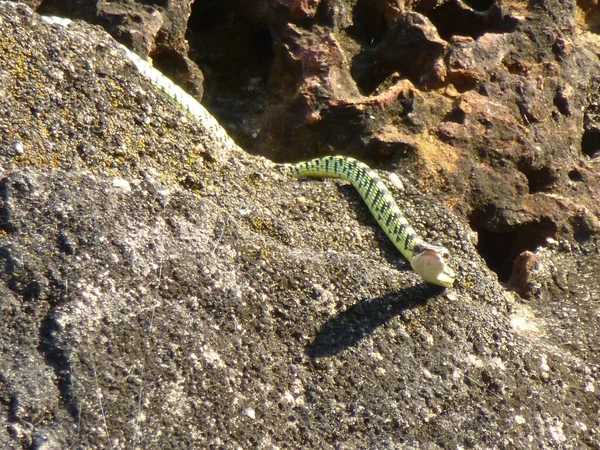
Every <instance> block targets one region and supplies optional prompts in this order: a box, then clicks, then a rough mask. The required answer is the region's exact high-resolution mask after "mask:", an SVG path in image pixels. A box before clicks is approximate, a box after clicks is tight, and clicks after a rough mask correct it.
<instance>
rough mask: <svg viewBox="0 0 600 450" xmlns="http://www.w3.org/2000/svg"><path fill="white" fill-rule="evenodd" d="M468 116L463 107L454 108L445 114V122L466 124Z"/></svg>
mask: <svg viewBox="0 0 600 450" xmlns="http://www.w3.org/2000/svg"><path fill="white" fill-rule="evenodd" d="M466 118H467V115H466V114H465V112H464V111H463V110H462V109H459V108H454V109H453V110H452V111H450V112H448V113H447V114H446V115H445V116H444V122H456V123H461V124H464V123H465V119H466Z"/></svg>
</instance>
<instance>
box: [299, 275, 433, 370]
mask: <svg viewBox="0 0 600 450" xmlns="http://www.w3.org/2000/svg"><path fill="white" fill-rule="evenodd" d="M443 291H444V288H443V287H439V286H434V285H431V284H428V283H420V284H418V285H415V286H411V287H409V288H406V289H404V290H402V291H400V292H398V293H394V294H388V295H384V296H382V297H377V298H373V299H369V300H364V301H362V302H359V303H357V304H356V305H353V306H351V307H350V308H348V309H346V310H344V311H342V312H340V313H339V314H337V315H335V316H333V317H331V318H330V319H329V320H327V322H325V323H324V324H323V325H322V326H321V328H320V329H319V331H318V332H317V335H316V336H315V338H314V339H313V341H312V342H310V343H309V344H308V345H307V346H306V349H305V350H306V354H307V355H308V356H309V357H310V358H313V359H315V358H326V357H330V356H335V355H337V354H338V353H340V352H342V351H344V350H346V349H347V348H350V347H352V346H354V345H356V344H357V343H358V342H360V341H361V340H362V339H364V338H365V337H367V336H369V335H370V334H371V333H373V331H375V330H376V329H377V328H379V327H380V326H382V325H384V324H385V323H387V322H389V321H390V320H391V319H393V318H394V317H396V316H397V315H399V314H401V313H402V311H405V310H408V309H412V308H415V307H418V306H422V305H425V304H426V303H427V302H428V301H429V299H431V298H433V297H436V296H438V295H439V294H441V293H442V292H443Z"/></svg>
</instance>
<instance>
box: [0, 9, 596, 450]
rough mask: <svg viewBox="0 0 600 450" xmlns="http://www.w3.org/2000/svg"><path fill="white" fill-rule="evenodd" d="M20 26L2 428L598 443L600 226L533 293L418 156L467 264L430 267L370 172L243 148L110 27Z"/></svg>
mask: <svg viewBox="0 0 600 450" xmlns="http://www.w3.org/2000/svg"><path fill="white" fill-rule="evenodd" d="M0 27H1V29H2V33H1V34H0V80H1V82H0V161H1V169H0V336H1V338H2V345H1V346H0V352H1V353H0V446H1V447H2V448H10V449H13V448H15V449H20V448H23V449H29V448H37V449H59V448H113V449H117V448H237V447H239V448H266V449H270V448H348V449H353V448H356V449H359V448H431V449H434V448H484V447H487V448H531V447H536V448H568V449H575V448H585V447H586V446H587V447H590V448H596V447H598V446H599V445H600V441H599V433H600V429H599V424H598V415H597V414H598V400H599V398H598V395H599V394H598V390H599V389H600V386H599V376H600V373H599V361H598V356H597V355H598V354H599V350H600V349H599V348H598V336H599V335H600V318H599V314H598V311H599V310H598V303H597V299H598V290H599V289H598V280H599V279H600V276H599V273H600V268H599V264H598V260H599V258H598V254H599V249H598V241H597V240H595V239H594V238H593V237H592V238H590V239H588V240H587V241H586V242H584V243H581V244H569V243H568V242H566V241H564V242H563V241H553V242H552V243H551V244H549V245H548V246H547V247H545V248H544V249H543V250H541V251H539V252H537V254H536V255H535V257H536V258H539V261H536V262H535V264H534V263H531V264H527V263H524V264H522V266H523V267H524V268H525V269H523V270H528V269H527V267H530V268H531V269H529V270H531V271H534V272H535V273H534V274H532V276H529V277H527V278H526V280H527V283H530V284H531V285H532V287H531V292H532V298H531V299H530V300H528V301H524V300H522V299H520V298H518V297H516V296H515V295H514V294H512V293H510V292H508V291H506V290H504V289H503V288H502V287H501V286H500V284H499V283H498V282H497V278H496V276H495V275H494V274H493V273H492V272H490V271H489V270H488V269H487V267H486V265H485V263H484V260H483V259H482V258H481V257H480V256H479V254H478V253H477V251H476V248H475V240H474V239H473V234H472V233H471V231H470V229H469V227H468V224H466V223H465V222H464V221H462V220H460V219H458V218H457V217H456V216H454V215H453V214H452V213H451V212H450V211H449V210H448V209H447V208H446V207H445V206H443V205H442V204H441V203H440V202H439V201H438V200H437V199H436V198H435V197H434V196H431V195H427V194H422V193H420V192H419V191H417V190H416V189H415V188H414V187H413V185H412V184H411V182H410V180H409V179H407V178H405V177H403V176H400V180H401V183H400V184H399V183H396V184H395V185H396V186H399V185H401V186H403V190H402V191H400V189H398V188H394V189H392V193H393V194H394V195H395V196H396V198H397V199H398V202H399V206H400V207H401V208H402V210H403V211H404V213H405V215H406V216H407V218H409V219H410V220H411V223H412V224H413V225H414V227H415V229H416V230H417V232H419V233H420V234H421V235H422V236H423V237H425V238H427V239H430V240H432V241H434V242H436V241H437V242H439V243H440V244H443V245H445V246H446V247H448V249H449V250H450V252H451V254H452V255H453V259H452V262H451V263H452V264H453V265H454V267H455V268H456V269H457V272H458V279H457V282H456V283H455V286H456V287H455V288H453V289H449V290H446V291H442V290H440V289H437V288H435V287H432V286H428V285H424V284H421V283H420V281H419V279H418V277H417V276H416V275H415V274H414V273H413V272H412V271H411V270H410V268H409V267H408V265H407V263H406V262H405V261H404V260H403V258H402V257H401V255H399V254H398V253H397V252H396V250H395V248H394V247H393V245H392V244H391V243H389V242H387V239H386V238H385V236H384V234H383V232H382V231H380V230H379V228H378V227H377V225H376V223H375V221H374V219H372V218H371V216H370V214H369V212H368V210H367V208H366V207H365V206H364V205H363V204H362V202H361V200H360V198H358V196H357V195H356V193H355V192H354V190H353V189H352V188H351V187H350V186H347V185H344V184H343V183H338V182H334V181H324V182H319V181H310V182H299V181H297V180H295V179H292V178H291V177H290V176H288V175H287V174H285V173H284V172H283V171H281V170H279V169H277V168H276V167H274V165H273V164H271V163H270V162H269V161H267V160H265V159H262V158H259V157H254V156H249V155H247V154H246V153H244V152H243V151H241V150H240V149H239V148H236V147H234V148H227V149H224V148H222V146H221V144H220V142H221V141H220V140H219V139H213V137H212V135H211V134H210V128H207V127H206V126H204V125H203V124H202V123H199V122H197V121H196V120H194V119H192V118H190V117H188V116H187V115H186V114H185V113H183V112H181V111H180V110H178V109H177V108H175V107H174V106H173V105H172V104H171V103H170V102H168V101H167V100H166V99H165V98H164V97H163V96H162V95H161V94H160V92H159V91H158V90H157V89H155V88H154V87H153V86H152V85H151V84H150V83H148V82H147V81H145V80H144V79H143V78H141V77H140V76H139V75H138V74H136V71H135V69H134V66H133V64H131V63H130V62H128V61H127V59H126V58H125V57H124V53H123V52H122V50H121V49H120V47H118V46H117V45H116V44H115V43H114V42H113V41H112V38H110V37H109V36H108V35H107V34H106V33H105V32H103V31H102V30H100V29H99V28H98V27H93V26H89V25H87V24H85V23H76V24H74V25H72V26H70V27H68V28H65V27H61V26H59V25H50V24H48V23H46V22H44V21H43V20H41V19H40V17H39V16H37V15H36V14H35V13H33V12H32V11H31V10H30V9H28V8H27V7H26V6H24V5H19V4H14V3H11V2H0ZM207 130H208V131H207ZM381 176H382V178H384V179H386V180H387V174H386V173H384V172H382V173H381ZM388 185H390V186H392V184H391V183H388ZM532 258H533V257H532ZM534 275H535V276H534Z"/></svg>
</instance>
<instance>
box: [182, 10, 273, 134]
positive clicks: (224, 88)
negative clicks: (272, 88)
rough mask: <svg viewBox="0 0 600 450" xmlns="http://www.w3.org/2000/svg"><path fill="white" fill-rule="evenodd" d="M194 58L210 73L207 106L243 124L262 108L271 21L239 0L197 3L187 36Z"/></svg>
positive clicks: (270, 57)
mask: <svg viewBox="0 0 600 450" xmlns="http://www.w3.org/2000/svg"><path fill="white" fill-rule="evenodd" d="M186 37H187V39H188V41H189V43H190V57H191V58H192V59H193V60H194V62H196V63H197V64H198V66H199V67H200V68H201V70H202V71H203V72H204V74H205V96H204V104H205V105H206V106H207V107H208V109H210V111H211V112H212V113H213V114H215V115H216V116H217V117H218V118H219V119H221V120H223V121H224V122H225V124H230V125H231V123H232V122H233V123H237V122H243V119H244V118H245V117H246V116H247V115H248V114H250V112H254V113H256V112H257V111H256V110H257V109H260V105H259V104H257V101H256V98H257V95H256V92H257V91H262V90H266V89H267V88H266V86H267V85H268V80H269V71H270V69H271V66H272V63H273V59H274V51H273V37H272V35H271V33H270V31H269V29H268V27H267V25H266V24H263V23H261V22H259V21H258V20H257V19H255V18H253V17H250V16H249V13H247V12H246V11H245V10H244V6H243V3H242V2H240V1H239V0H225V1H222V0H219V1H216V0H210V1H202V2H194V3H193V4H192V12H191V15H190V19H189V21H188V32H187V35H186Z"/></svg>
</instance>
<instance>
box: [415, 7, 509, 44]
mask: <svg viewBox="0 0 600 450" xmlns="http://www.w3.org/2000/svg"><path fill="white" fill-rule="evenodd" d="M494 3H495V2H494V0H468V1H465V4H466V5H467V6H469V7H470V8H468V7H465V5H464V4H461V3H460V2H454V1H448V2H440V3H435V2H429V1H425V2H420V3H417V4H416V5H415V11H416V12H419V13H421V14H423V15H425V16H427V17H428V18H429V20H431V22H432V23H433V24H434V25H435V26H436V28H437V30H438V33H439V35H440V37H441V38H442V39H445V40H450V38H451V37H452V36H470V37H472V38H474V39H477V38H479V37H481V36H482V35H484V34H485V33H488V32H508V31H511V30H513V29H514V28H515V26H516V24H515V23H513V21H512V19H511V18H509V17H508V16H506V15H503V14H502V13H501V11H500V9H499V8H497V7H496V6H494ZM450 17H451V18H452V19H451V20H449V19H448V18H450Z"/></svg>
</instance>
